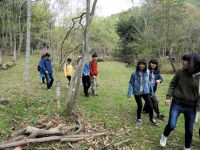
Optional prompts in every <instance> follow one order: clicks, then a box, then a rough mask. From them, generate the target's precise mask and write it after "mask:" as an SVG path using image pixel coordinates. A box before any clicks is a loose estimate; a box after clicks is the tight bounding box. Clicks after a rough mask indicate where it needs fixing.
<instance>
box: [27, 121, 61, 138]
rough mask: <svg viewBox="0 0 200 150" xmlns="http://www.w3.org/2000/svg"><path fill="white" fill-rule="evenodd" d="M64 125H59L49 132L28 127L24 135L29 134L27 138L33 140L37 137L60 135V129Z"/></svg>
mask: <svg viewBox="0 0 200 150" xmlns="http://www.w3.org/2000/svg"><path fill="white" fill-rule="evenodd" d="M64 126H65V125H63V124H60V125H58V126H57V127H56V128H52V129H50V130H46V129H38V128H35V127H31V126H28V127H27V130H26V133H30V135H29V136H28V138H29V139H30V138H34V137H37V136H47V135H62V132H61V128H62V127H64Z"/></svg>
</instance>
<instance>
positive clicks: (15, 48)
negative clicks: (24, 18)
mask: <svg viewBox="0 0 200 150" xmlns="http://www.w3.org/2000/svg"><path fill="white" fill-rule="evenodd" d="M13 38H14V47H13V59H14V61H15V62H16V60H17V56H16V55H17V39H16V38H17V36H16V25H14V34H13Z"/></svg>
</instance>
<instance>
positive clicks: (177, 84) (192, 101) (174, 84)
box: [160, 53, 200, 150]
mask: <svg viewBox="0 0 200 150" xmlns="http://www.w3.org/2000/svg"><path fill="white" fill-rule="evenodd" d="M197 61H198V63H199V62H200V57H199V56H198V55H197V54H194V53H190V54H185V55H184V56H183V57H182V69H181V70H179V71H178V72H176V74H175V75H174V77H173V79H172V80H171V82H170V85H169V89H168V92H167V94H166V100H165V104H166V105H167V106H169V105H171V106H170V112H169V121H168V124H167V125H166V127H165V129H164V132H163V134H162V136H161V138H160V145H161V146H162V147H165V146H166V143H167V137H168V136H169V135H170V133H171V131H173V130H174V129H175V127H176V123H177V120H178V117H179V115H180V114H181V113H183V115H184V120H185V144H184V150H190V148H191V144H192V136H193V124H194V121H195V114H196V108H197V102H198V86H199V85H198V79H195V78H193V77H192V74H194V73H196V72H198V70H199V64H197ZM197 66H198V67H197Z"/></svg>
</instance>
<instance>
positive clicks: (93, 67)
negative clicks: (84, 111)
mask: <svg viewBox="0 0 200 150" xmlns="http://www.w3.org/2000/svg"><path fill="white" fill-rule="evenodd" d="M97 57H98V56H97V54H96V52H95V53H93V54H92V60H91V61H90V63H89V67H90V78H91V86H92V95H93V96H98V94H97V86H98V74H99V72H98V68H97Z"/></svg>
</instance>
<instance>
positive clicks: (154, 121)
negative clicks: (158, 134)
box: [150, 119, 159, 126]
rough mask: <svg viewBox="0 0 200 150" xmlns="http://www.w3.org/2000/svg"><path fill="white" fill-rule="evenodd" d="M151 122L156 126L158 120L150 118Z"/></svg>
mask: <svg viewBox="0 0 200 150" xmlns="http://www.w3.org/2000/svg"><path fill="white" fill-rule="evenodd" d="M150 122H151V124H152V125H154V126H158V124H159V123H158V122H157V121H156V120H155V119H152V120H150Z"/></svg>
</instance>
